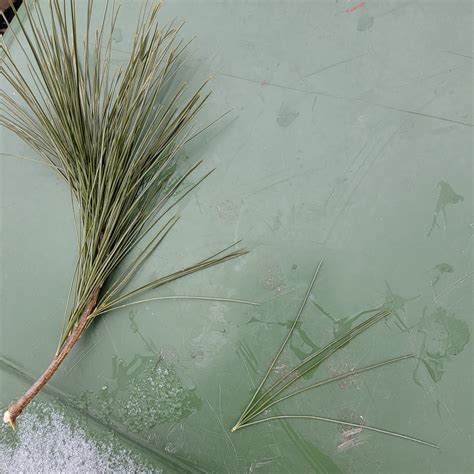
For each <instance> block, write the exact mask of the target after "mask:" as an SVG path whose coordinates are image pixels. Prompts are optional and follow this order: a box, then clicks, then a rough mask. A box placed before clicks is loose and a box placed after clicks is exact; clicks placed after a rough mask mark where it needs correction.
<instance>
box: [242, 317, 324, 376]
mask: <svg viewBox="0 0 474 474" xmlns="http://www.w3.org/2000/svg"><path fill="white" fill-rule="evenodd" d="M293 322H294V320H288V321H286V322H272V321H263V320H261V319H258V318H255V317H253V318H251V319H250V320H249V321H248V322H247V324H255V323H258V324H265V325H276V326H281V327H284V328H286V329H288V330H290V329H291V327H292V325H293ZM294 331H295V332H294V334H297V335H298V336H299V341H295V340H294V336H293V337H292V338H291V339H290V344H289V348H290V350H291V351H292V352H293V354H294V355H295V356H296V357H297V358H298V359H299V360H300V361H303V360H304V359H306V358H307V357H308V356H309V355H311V354H313V353H314V352H316V351H318V350H319V349H321V347H320V346H318V345H317V344H315V343H314V342H313V341H312V340H311V338H310V337H309V336H308V334H307V333H306V331H305V330H304V329H303V322H302V321H298V322H297V323H296V326H295V330H294ZM276 368H277V367H275V369H276ZM312 376H313V372H309V373H308V374H306V375H304V376H303V377H304V378H306V379H309V378H311V377H312Z"/></svg>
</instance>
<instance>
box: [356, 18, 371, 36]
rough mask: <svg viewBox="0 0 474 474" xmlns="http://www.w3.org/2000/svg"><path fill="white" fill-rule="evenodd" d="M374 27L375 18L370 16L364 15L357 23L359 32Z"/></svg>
mask: <svg viewBox="0 0 474 474" xmlns="http://www.w3.org/2000/svg"><path fill="white" fill-rule="evenodd" d="M372 26H374V17H373V16H370V15H363V16H361V17H360V18H359V21H358V22H357V31H361V32H362V31H367V30H370V28H372Z"/></svg>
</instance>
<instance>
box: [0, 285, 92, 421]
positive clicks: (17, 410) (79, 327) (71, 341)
mask: <svg viewBox="0 0 474 474" xmlns="http://www.w3.org/2000/svg"><path fill="white" fill-rule="evenodd" d="M99 291H100V288H97V289H96V290H95V291H94V293H93V294H92V297H91V299H90V300H89V303H88V304H87V306H86V308H85V309H84V311H83V313H82V314H81V317H80V318H79V320H78V322H77V324H76V326H75V327H74V328H73V329H72V331H71V334H70V335H69V337H68V338H67V339H66V342H65V343H64V345H63V347H62V348H61V351H60V352H59V353H58V355H56V356H55V357H54V358H53V360H52V361H51V363H50V364H49V366H48V367H47V368H46V370H45V371H44V372H43V374H42V375H41V376H40V377H39V379H38V380H37V381H36V382H35V383H34V384H33V385H32V386H31V387H30V388H29V389H28V390H27V391H26V392H25V394H24V395H23V396H22V397H20V398H19V399H18V400H17V401H16V402H15V403H13V404H12V405H11V406H10V407H9V408H8V410H7V411H6V412H5V414H4V416H3V421H4V422H5V423H8V424H10V426H12V428H15V420H16V419H17V417H18V416H19V415H20V414H21V412H22V411H23V410H24V409H25V408H26V406H27V405H28V404H29V403H30V402H31V400H33V398H34V397H35V396H36V395H37V394H38V392H39V391H40V390H41V389H42V388H43V386H44V385H45V384H46V383H47V382H48V381H49V379H50V378H51V377H52V376H53V375H54V373H55V372H56V371H57V370H58V368H59V366H60V365H61V363H62V361H63V360H64V359H65V358H66V356H67V355H68V354H69V352H70V351H71V349H72V348H73V347H74V345H75V344H76V342H77V341H78V340H79V339H80V337H81V336H82V333H83V332H84V330H85V328H86V326H87V322H88V320H87V318H88V316H89V315H90V314H91V313H92V311H94V308H95V307H96V304H97V298H98V296H99Z"/></svg>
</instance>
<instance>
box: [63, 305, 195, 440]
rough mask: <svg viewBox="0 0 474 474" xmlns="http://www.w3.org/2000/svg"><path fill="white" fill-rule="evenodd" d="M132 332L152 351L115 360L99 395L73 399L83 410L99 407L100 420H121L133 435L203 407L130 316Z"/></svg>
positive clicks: (87, 393) (97, 392)
mask: <svg viewBox="0 0 474 474" xmlns="http://www.w3.org/2000/svg"><path fill="white" fill-rule="evenodd" d="M129 318H130V321H131V325H130V328H131V329H132V331H133V332H134V333H135V334H137V335H138V336H139V337H140V338H141V339H142V341H143V342H144V344H145V347H146V348H147V350H148V351H149V354H148V355H142V354H135V355H134V356H133V357H131V358H130V359H128V360H124V359H120V358H118V357H117V356H113V357H112V373H111V376H110V377H109V378H108V379H107V383H106V384H105V385H103V386H102V387H101V388H100V389H99V390H98V391H96V392H90V391H88V392H83V393H82V394H80V395H79V396H77V397H74V399H73V400H72V402H73V404H74V405H75V406H77V407H78V408H80V409H82V410H86V411H87V410H88V408H89V406H94V405H98V413H99V418H100V420H101V421H102V422H104V423H106V424H110V421H111V420H116V421H118V422H119V423H120V424H121V425H123V426H124V427H125V428H126V429H128V430H129V431H131V432H134V433H139V434H143V433H149V432H150V430H152V429H153V428H154V427H155V426H156V425H159V424H161V423H166V422H177V421H181V420H184V419H186V418H187V417H188V416H189V415H191V414H192V413H194V412H196V411H198V410H199V409H200V408H201V406H202V401H201V399H200V398H199V397H198V396H197V395H196V393H195V391H194V388H193V387H187V386H185V384H184V383H183V382H182V380H181V378H180V377H179V375H178V374H177V372H176V370H175V368H174V366H173V365H172V364H170V363H169V362H167V361H165V360H164V358H163V357H162V356H161V352H160V351H158V349H157V347H156V345H155V344H154V343H153V341H152V340H151V339H150V338H146V337H145V336H144V335H143V333H142V332H141V331H140V329H139V327H138V325H137V323H136V322H135V319H134V318H135V315H134V313H133V312H132V313H131V314H130V316H129Z"/></svg>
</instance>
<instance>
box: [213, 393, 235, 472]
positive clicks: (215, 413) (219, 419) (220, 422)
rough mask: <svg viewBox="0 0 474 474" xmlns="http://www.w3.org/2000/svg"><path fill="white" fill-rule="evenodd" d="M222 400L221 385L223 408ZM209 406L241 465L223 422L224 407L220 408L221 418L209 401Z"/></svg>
mask: <svg viewBox="0 0 474 474" xmlns="http://www.w3.org/2000/svg"><path fill="white" fill-rule="evenodd" d="M221 398H222V389H221V385H220V384H219V407H221ZM206 402H207V404H208V405H209V408H210V409H211V410H212V412H213V413H214V415H215V417H216V418H217V421H218V422H219V424H220V425H221V427H222V430H223V431H224V434H225V437H226V438H227V441H228V442H229V444H230V446H231V447H232V449H233V451H234V454H235V460H236V461H237V465H239V464H240V463H239V461H240V459H239V455H238V454H237V449H236V448H235V445H234V443H233V441H232V440H231V438H230V435H229V433H228V432H227V431H228V430H226V428H225V426H224V423H223V421H222V407H221V408H220V410H221V417H219V415H218V414H217V412H216V410H215V409H214V407H213V406H212V405H211V403H210V402H209V400H206Z"/></svg>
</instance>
